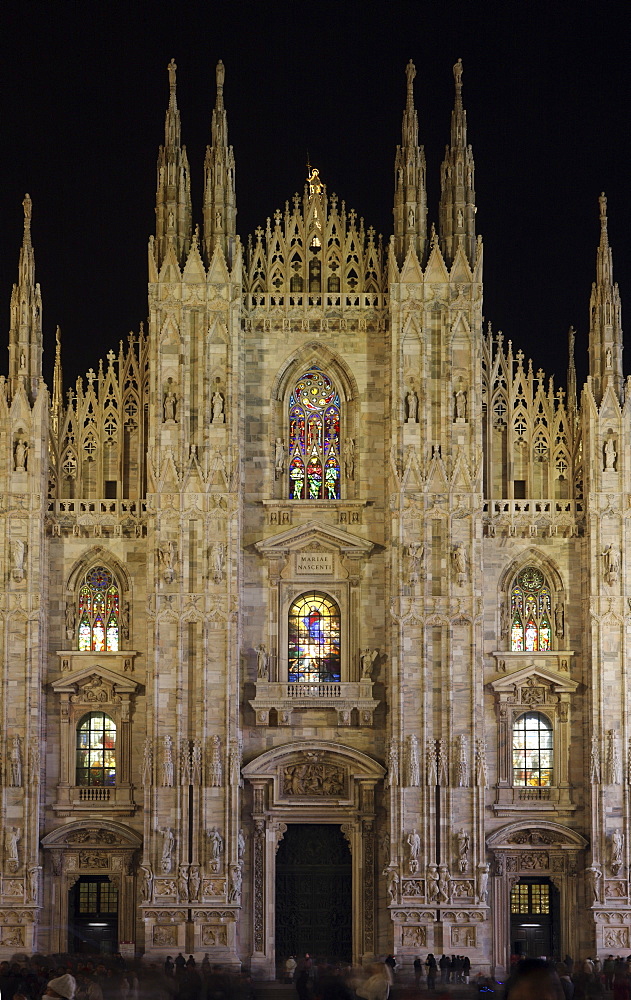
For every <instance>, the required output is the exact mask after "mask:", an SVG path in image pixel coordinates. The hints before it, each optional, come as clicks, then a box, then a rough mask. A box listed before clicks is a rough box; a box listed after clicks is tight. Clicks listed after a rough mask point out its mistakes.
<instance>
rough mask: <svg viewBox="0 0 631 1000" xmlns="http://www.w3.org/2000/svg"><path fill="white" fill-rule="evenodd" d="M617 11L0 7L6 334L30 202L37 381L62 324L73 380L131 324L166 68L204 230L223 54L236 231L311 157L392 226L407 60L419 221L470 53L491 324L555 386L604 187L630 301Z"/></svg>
mask: <svg viewBox="0 0 631 1000" xmlns="http://www.w3.org/2000/svg"><path fill="white" fill-rule="evenodd" d="M614 6H615V5H614V4H605V5H603V4H597V3H588V2H578V3H577V2H566V3H555V2H553V0H548V2H545V3H544V2H536V0H532V2H526V0H512V2H511V0H505V2H504V3H502V4H496V3H494V2H493V0H477V2H476V0H467V2H463V3H456V2H450V0H443V2H441V3H435V2H431V0H422V2H421V0H417V2H402V0H390V2H389V3H387V2H386V3H381V4H370V3H367V2H361V3H355V2H350V0H346V2H343V0H338V2H336V3H329V2H319V3H303V2H298V0H295V2H293V3H288V2H279V3H273V4H272V3H268V2H265V0H264V2H260V3H258V4H256V5H255V4H252V3H242V2H239V0H232V2H221V0H206V2H205V3H203V4H201V3H200V4H198V3H195V2H189V3H187V4H177V3H169V4H162V3H156V2H154V3H144V2H136V3H132V2H125V3H118V2H109V3H107V2H104V0H100V2H97V0H89V2H87V3H83V2H82V3H79V4H75V3H74V2H72V0H56V2H44V0H39V2H31V0H28V2H25V0H21V2H19V3H14V2H12V0H9V2H7V0H5V3H4V4H3V5H2V7H1V9H0V39H1V41H0V54H1V58H0V86H1V91H0V92H1V94H2V97H1V98H0V136H1V147H0V148H1V149H2V184H1V185H0V222H1V242H0V316H1V317H2V338H3V341H4V343H6V339H7V332H8V326H9V297H10V291H11V285H12V282H13V281H15V279H16V274H17V259H18V249H19V245H20V240H21V232H22V206H21V202H22V198H23V196H24V192H25V191H28V192H29V193H30V194H31V196H32V198H33V203H34V208H33V240H34V244H35V249H36V261H37V276H38V280H39V281H40V283H41V286H42V294H43V301H44V333H45V345H46V351H45V373H46V376H47V378H50V371H51V368H52V358H53V354H54V330H55V326H56V324H57V323H59V325H60V326H61V328H62V336H63V345H64V347H63V360H64V376H65V377H64V381H65V383H66V386H67V385H68V384H70V383H71V382H72V381H73V380H74V379H75V378H76V376H77V375H78V374H80V373H82V372H85V370H86V369H87V368H89V367H90V366H91V365H93V366H94V367H96V363H97V361H98V358H99V357H102V356H104V355H105V354H106V353H107V351H108V350H109V348H110V347H112V346H114V347H115V348H116V347H117V344H118V341H119V339H120V338H124V337H125V336H126V334H127V332H128V331H129V330H130V329H134V330H137V329H138V324H139V322H140V321H141V320H143V319H144V318H145V316H146V273H147V265H146V252H147V251H146V247H147V238H148V236H149V234H150V233H151V232H152V231H153V222H154V197H155V164H156V154H157V149H158V145H159V143H160V142H161V141H162V139H163V130H164V111H165V108H166V104H167V98H168V78H167V72H166V66H167V63H168V61H169V59H170V58H171V57H172V56H173V57H174V58H175V60H176V62H177V64H178V102H179V106H180V111H181V115H182V130H183V138H184V141H185V142H186V144H187V146H188V152H189V159H190V163H191V172H192V180H193V191H194V214H195V217H196V221H199V222H201V188H202V178H203V157H204V149H205V146H206V144H207V142H208V141H209V137H210V116H211V110H212V105H213V102H214V67H215V63H216V61H217V60H218V59H219V58H221V59H223V61H224V63H225V66H226V87H225V99H226V105H227V108H228V115H229V118H228V121H229V129H230V140H231V142H232V143H233V145H234V149H235V156H236V164H237V205H238V219H237V223H238V230H239V232H240V234H241V236H242V238H243V239H244V240H245V239H246V238H247V235H248V233H250V232H251V231H252V230H253V229H254V228H255V227H256V226H257V225H258V224H259V223H263V224H264V222H265V218H266V216H268V215H271V214H272V213H273V211H274V209H275V208H277V207H282V206H283V204H284V202H285V200H286V199H287V198H291V196H292V194H293V193H294V191H297V190H301V189H302V185H303V182H304V177H305V162H306V157H307V150H308V151H309V156H310V159H311V162H312V163H313V164H315V165H316V166H318V167H319V169H320V173H321V176H322V178H323V180H324V181H325V182H326V184H327V187H328V191H329V193H331V192H333V191H335V192H337V194H338V195H339V196H340V198H344V199H345V200H346V202H347V206H348V207H354V208H355V209H356V210H357V212H358V213H359V214H360V215H363V216H364V217H365V220H366V224H367V225H369V224H372V225H374V226H375V228H376V229H377V230H378V231H379V232H382V233H383V234H384V235H385V236H389V234H390V232H391V228H392V195H393V163H394V154H395V146H396V143H397V141H399V138H400V128H401V113H402V110H403V105H404V100H405V73H404V71H405V65H406V63H407V61H408V59H410V58H412V59H414V61H415V63H416V67H417V77H416V81H415V93H416V104H417V108H418V112H419V121H420V133H421V143H422V144H424V145H425V150H426V156H427V163H428V187H429V220H430V221H431V220H435V219H436V217H437V202H438V178H439V168H440V161H441V158H442V155H443V150H444V145H445V143H446V141H447V139H448V135H449V116H450V111H451V106H452V101H453V77H452V65H453V63H454V62H455V60H456V59H457V58H458V57H462V59H463V62H464V99H465V106H466V108H467V111H468V125H469V140H470V142H471V143H472V144H473V151H474V156H475V164H476V189H477V204H478V215H477V220H478V223H477V224H478V231H479V232H480V233H481V234H482V236H483V238H484V244H485V310H484V311H485V316H486V318H487V319H490V320H491V321H492V323H493V326H494V328H496V329H497V328H501V329H502V330H503V331H504V333H505V336H506V337H510V338H512V340H513V342H514V344H515V345H516V347H522V348H523V350H524V351H525V353H526V355H527V356H532V357H533V359H534V363H535V368H538V367H539V366H540V365H541V366H542V367H543V368H544V369H545V370H546V372H547V373H548V374H551V373H556V374H557V376H558V377H559V378H560V381H562V382H564V381H565V369H566V357H565V346H566V334H567V328H568V326H569V325H570V324H571V323H572V324H574V325H575V326H576V328H577V331H578V336H577V354H578V357H577V362H578V364H579V374H581V373H584V372H585V370H586V349H587V343H586V340H587V318H588V302H589V292H590V286H591V281H592V279H593V274H594V258H595V249H596V245H597V242H598V202H597V199H598V195H599V193H600V191H601V190H605V191H606V193H607V195H608V199H609V217H610V226H609V230H610V237H611V242H612V244H613V247H614V267H615V273H616V277H617V279H618V281H619V283H620V288H621V293H622V296H623V307H624V303H625V299H626V301H627V302H629V301H631V250H630V248H629V239H628V234H629V232H631V197H630V196H629V182H630V179H631V172H630V170H629V166H630V162H631V156H630V154H631V148H630V145H631V142H630V138H629V135H630V128H629V96H630V93H629V89H630V88H629V79H628V53H629V43H630V40H631V39H630V38H629V34H630V32H629V28H628V25H627V24H625V22H624V11H623V5H620V7H621V12H620V14H619V15H617V14H616V13H615V12H614ZM627 20H628V19H627ZM623 318H624V317H623ZM629 354H630V355H631V352H629ZM5 357H6V355H5ZM626 361H627V370H631V360H630V359H629V357H627V359H626ZM4 371H6V362H4V361H3V363H2V365H1V366H0V372H4Z"/></svg>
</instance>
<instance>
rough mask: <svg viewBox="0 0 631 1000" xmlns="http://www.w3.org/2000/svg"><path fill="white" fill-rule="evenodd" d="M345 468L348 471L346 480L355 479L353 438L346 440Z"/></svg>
mask: <svg viewBox="0 0 631 1000" xmlns="http://www.w3.org/2000/svg"><path fill="white" fill-rule="evenodd" d="M344 468H345V469H346V478H347V479H354V478H355V442H354V441H353V439H352V438H351V437H347V438H345V439H344Z"/></svg>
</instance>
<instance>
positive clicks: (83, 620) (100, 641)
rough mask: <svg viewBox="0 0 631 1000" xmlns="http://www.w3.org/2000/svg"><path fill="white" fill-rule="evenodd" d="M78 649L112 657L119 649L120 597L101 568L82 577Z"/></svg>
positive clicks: (114, 582)
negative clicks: (107, 654)
mask: <svg viewBox="0 0 631 1000" xmlns="http://www.w3.org/2000/svg"><path fill="white" fill-rule="evenodd" d="M78 646H79V649H80V650H81V651H82V652H94V653H105V652H107V653H116V652H118V650H119V647H120V593H119V588H118V585H117V583H116V581H115V580H114V577H113V576H112V574H111V573H110V571H109V570H108V569H106V567H105V566H95V567H93V568H92V569H91V570H89V571H88V573H86V576H85V580H84V582H83V585H82V586H81V587H80V589H79V629H78Z"/></svg>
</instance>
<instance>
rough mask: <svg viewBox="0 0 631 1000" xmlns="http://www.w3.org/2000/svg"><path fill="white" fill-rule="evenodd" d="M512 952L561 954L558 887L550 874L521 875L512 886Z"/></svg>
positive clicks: (533, 955) (524, 955)
mask: <svg viewBox="0 0 631 1000" xmlns="http://www.w3.org/2000/svg"><path fill="white" fill-rule="evenodd" d="M510 912H511V918H510V923H511V929H510V936H511V952H512V954H513V955H519V956H520V957H522V958H552V957H559V951H560V949H559V906H558V890H557V889H556V887H555V886H554V884H553V883H552V882H551V881H550V879H548V878H536V877H533V878H521V879H520V880H519V882H518V883H517V884H516V885H514V886H513V887H512V889H511V898H510Z"/></svg>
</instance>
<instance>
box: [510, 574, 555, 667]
mask: <svg viewBox="0 0 631 1000" xmlns="http://www.w3.org/2000/svg"><path fill="white" fill-rule="evenodd" d="M551 616H552V601H551V597H550V588H549V587H548V585H547V583H546V580H545V577H544V575H543V573H541V572H540V570H538V569H537V568H536V566H527V567H526V568H525V569H523V570H522V571H521V573H519V575H518V576H517V579H516V581H515V584H514V586H513V588H512V590H511V649H512V650H513V651H515V652H520V651H526V652H528V653H534V652H537V651H544V650H547V649H550V648H551V645H552V624H551Z"/></svg>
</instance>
